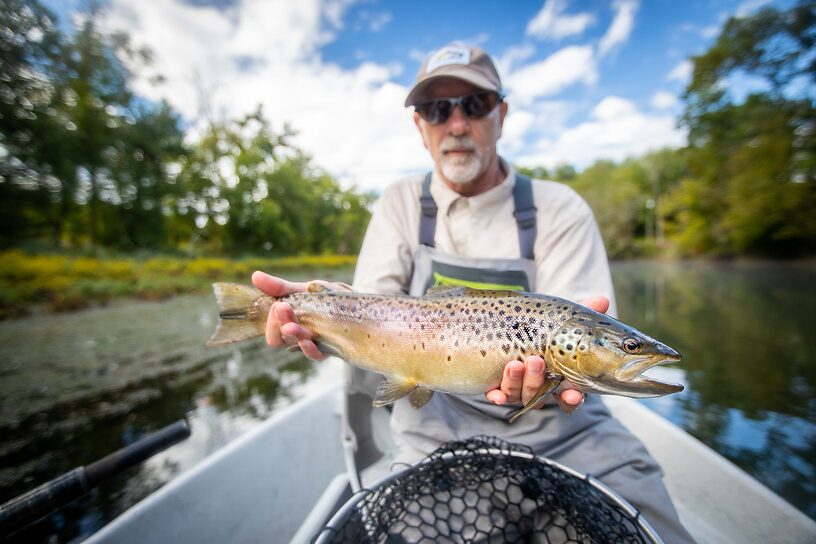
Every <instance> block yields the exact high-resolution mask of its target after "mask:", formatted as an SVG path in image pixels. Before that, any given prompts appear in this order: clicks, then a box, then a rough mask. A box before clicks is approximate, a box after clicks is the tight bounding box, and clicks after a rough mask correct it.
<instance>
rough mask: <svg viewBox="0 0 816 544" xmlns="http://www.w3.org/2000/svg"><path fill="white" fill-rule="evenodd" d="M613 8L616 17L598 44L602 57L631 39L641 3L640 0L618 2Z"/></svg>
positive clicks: (620, 0) (618, 0)
mask: <svg viewBox="0 0 816 544" xmlns="http://www.w3.org/2000/svg"><path fill="white" fill-rule="evenodd" d="M613 7H614V9H615V17H614V19H612V24H611V25H609V28H608V29H607V31H606V34H604V35H603V37H602V38H601V41H600V43H599V44H598V55H599V56H601V57H604V56H606V55H607V54H608V53H609V52H610V51H612V49H614V48H615V47H617V46H618V45H621V44H622V43H625V42H626V40H628V39H629V35H630V34H631V33H632V29H633V28H634V26H635V14H637V11H638V8H639V7H640V2H639V1H638V0H616V1H615V2H614V4H613Z"/></svg>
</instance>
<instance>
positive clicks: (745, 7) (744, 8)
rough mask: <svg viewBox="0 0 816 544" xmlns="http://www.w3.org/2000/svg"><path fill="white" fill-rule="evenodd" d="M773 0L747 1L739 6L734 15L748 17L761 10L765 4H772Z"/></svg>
mask: <svg viewBox="0 0 816 544" xmlns="http://www.w3.org/2000/svg"><path fill="white" fill-rule="evenodd" d="M770 3H771V0H746V1H745V2H743V3H742V4H740V5H739V6H737V9H736V10H735V12H734V15H735V16H737V17H748V16H749V15H752V14H753V13H754V12H755V11H757V10H758V9H759V8H761V7H763V6H764V5H765V4H770Z"/></svg>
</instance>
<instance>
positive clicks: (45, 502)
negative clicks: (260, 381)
mask: <svg viewBox="0 0 816 544" xmlns="http://www.w3.org/2000/svg"><path fill="white" fill-rule="evenodd" d="M188 436H190V426H189V425H188V424H187V421H186V420H184V419H181V420H179V421H176V422H175V423H173V424H171V425H168V426H167V427H164V428H163V429H160V430H158V431H156V432H155V433H152V434H149V435H147V436H145V437H144V438H142V439H141V440H137V441H136V442H134V443H133V444H130V445H129V446H125V447H124V448H122V449H120V450H118V451H115V452H113V453H111V454H110V455H108V456H106V457H103V458H102V459H100V460H99V461H96V462H94V463H91V464H90V465H87V466H84V467H78V468H75V469H74V470H72V471H70V472H67V473H65V474H63V475H62V476H59V477H57V478H55V479H53V480H51V481H49V482H45V483H44V484H42V485H40V486H39V487H36V488H34V489H32V490H31V491H28V492H26V493H23V494H22V495H20V496H19V497H16V498H14V499H11V500H10V501H8V502H7V503H5V504H4V505H2V506H0V538H5V537H6V536H8V535H10V534H12V533H14V532H15V531H18V530H20V529H22V528H23V527H25V526H27V525H29V524H31V523H33V522H35V521H37V520H38V519H40V518H42V517H43V516H46V515H48V514H49V513H51V512H53V511H54V510H56V509H58V508H60V507H62V506H64V505H66V504H68V503H69V502H71V501H73V500H75V499H77V498H79V497H81V496H82V495H84V494H85V493H87V492H88V491H90V490H91V489H93V488H94V487H96V486H98V485H99V484H101V483H102V482H103V481H105V480H107V479H108V478H110V477H112V476H115V475H117V474H119V473H120V472H122V471H124V470H127V469H129V468H130V467H132V466H134V465H137V464H139V463H141V462H142V461H145V460H147V459H149V458H150V457H152V456H153V455H155V454H157V453H159V452H160V451H163V450H165V449H167V448H169V447H170V446H172V445H174V444H176V443H178V442H181V441H182V440H184V439H186V438H187V437H188Z"/></svg>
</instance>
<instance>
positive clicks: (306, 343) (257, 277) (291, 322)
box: [252, 272, 326, 361]
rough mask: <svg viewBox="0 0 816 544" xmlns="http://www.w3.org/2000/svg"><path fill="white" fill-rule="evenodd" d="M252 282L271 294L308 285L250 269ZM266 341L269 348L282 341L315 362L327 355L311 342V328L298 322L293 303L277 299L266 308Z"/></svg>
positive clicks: (296, 289) (304, 288)
mask: <svg viewBox="0 0 816 544" xmlns="http://www.w3.org/2000/svg"><path fill="white" fill-rule="evenodd" d="M252 284H253V285H254V286H255V287H257V288H258V289H260V290H261V291H263V292H264V293H266V294H267V295H270V296H273V297H280V296H283V295H289V294H291V293H298V292H301V291H306V289H307V288H308V285H309V284H308V283H306V282H292V281H286V280H284V279H281V278H276V277H275V276H270V275H269V274H266V273H264V272H253V273H252ZM266 343H267V344H269V345H270V346H272V347H279V346H281V345H283V344H286V345H288V346H298V347H300V350H301V351H302V352H303V354H304V355H305V356H306V357H308V358H309V359H314V360H315V361H321V360H323V359H325V358H326V356H325V355H324V354H323V353H321V352H320V350H319V349H317V346H316V345H315V343H314V342H313V341H312V333H311V331H310V330H309V329H307V328H306V327H303V326H302V325H301V324H300V323H298V320H297V317H295V312H294V310H292V306H291V305H289V304H288V303H286V302H276V303H275V304H273V305H272V309H271V310H270V311H269V318H268V319H267V321H266Z"/></svg>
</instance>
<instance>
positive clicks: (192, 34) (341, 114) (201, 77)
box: [46, 0, 790, 191]
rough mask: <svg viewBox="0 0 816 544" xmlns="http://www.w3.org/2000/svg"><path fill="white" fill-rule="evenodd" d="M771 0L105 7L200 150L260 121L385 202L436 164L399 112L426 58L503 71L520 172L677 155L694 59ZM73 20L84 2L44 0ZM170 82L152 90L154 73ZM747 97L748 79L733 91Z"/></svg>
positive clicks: (160, 1) (303, 0) (346, 0)
mask: <svg viewBox="0 0 816 544" xmlns="http://www.w3.org/2000/svg"><path fill="white" fill-rule="evenodd" d="M789 4H790V2H787V1H782V0H780V1H777V2H772V1H769V0H688V1H684V2H677V1H675V0H611V1H601V0H580V1H579V0H546V1H543V2H542V1H541V0H538V1H521V0H519V1H513V2H487V1H477V0H472V1H467V2H464V1H456V2H442V1H438V0H437V1H425V0H412V1H410V2H406V1H401V2H398V1H393V2H389V1H385V0H379V1H377V0H297V1H295V0H150V1H140V0H108V2H107V9H106V10H105V11H104V13H103V15H102V18H101V20H100V26H101V27H102V28H103V30H106V31H125V32H127V33H128V34H129V35H130V36H131V39H132V41H133V43H134V44H135V45H138V46H146V47H148V48H150V49H151V50H152V51H153V54H154V62H153V65H152V66H150V67H147V68H145V67H138V68H135V69H134V70H135V72H136V75H137V80H136V84H135V85H136V88H135V90H136V91H137V93H139V94H140V95H142V96H144V97H146V98H148V99H153V100H159V99H165V100H167V101H168V102H169V103H170V104H171V105H172V106H173V107H174V108H175V109H176V110H177V111H178V112H180V113H181V114H182V116H183V117H184V119H185V122H186V124H187V126H188V127H189V128H188V132H189V136H190V138H194V137H195V135H196V133H197V131H200V130H201V127H203V126H204V123H205V122H206V119H208V118H209V119H222V120H223V119H232V118H237V117H239V116H241V115H243V114H246V113H250V112H252V111H254V110H255V109H256V108H257V107H258V105H262V107H263V112H264V114H265V115H266V117H267V118H268V119H269V120H270V121H271V122H272V126H273V128H275V129H278V130H280V129H282V127H283V125H284V123H286V124H288V125H289V126H290V127H291V128H293V129H294V130H295V131H296V132H297V135H296V137H295V138H294V140H293V141H294V143H295V144H296V145H297V146H298V147H300V148H301V149H302V150H304V151H305V152H306V153H307V154H309V155H310V156H311V157H312V158H313V161H314V164H315V165H316V166H318V167H319V168H321V169H323V170H325V171H326V172H328V173H329V174H331V175H332V176H334V177H335V178H337V179H339V180H340V181H341V182H342V183H343V185H344V186H346V187H352V186H354V187H357V188H359V189H363V190H375V191H380V190H382V189H383V188H384V187H385V186H386V185H388V184H389V183H391V182H393V181H395V180H397V179H399V178H402V177H405V176H407V175H411V174H414V173H417V172H422V171H427V170H429V169H430V168H431V167H432V162H431V159H430V157H429V155H428V153H427V151H426V150H425V149H424V148H423V146H422V143H421V140H420V138H419V135H418V134H417V132H416V127H415V126H414V124H413V120H412V115H411V110H410V109H406V108H405V107H404V106H403V104H404V101H405V96H406V95H407V93H408V91H409V89H410V87H411V85H412V83H413V81H414V77H415V75H416V72H417V70H418V68H419V65H420V63H421V61H422V59H423V58H424V57H425V56H426V55H427V54H429V53H430V52H432V51H434V50H435V49H437V48H439V47H442V46H444V45H446V44H449V43H452V42H463V43H469V44H474V45H478V46H479V47H482V48H483V49H485V50H486V51H488V53H490V54H491V55H492V57H493V58H494V60H495V62H496V64H497V66H498V69H499V73H500V75H501V78H502V82H503V86H504V88H505V91H506V93H507V96H508V98H507V100H508V103H509V108H510V110H509V114H508V116H507V119H506V121H505V125H504V130H503V135H502V139H501V140H500V142H499V152H500V153H501V155H502V156H503V157H504V158H506V159H507V160H508V161H510V162H511V163H513V164H516V165H522V166H529V167H534V166H546V167H548V168H552V167H553V166H556V165H559V164H565V163H567V164H571V165H573V166H575V167H577V168H578V169H579V170H580V169H582V168H584V167H587V166H589V165H591V164H592V163H593V162H595V161H596V160H598V159H611V160H614V161H620V160H623V159H625V158H627V157H635V156H639V155H642V154H644V153H646V152H648V151H649V150H653V149H657V148H661V147H666V146H680V145H683V144H684V143H685V139H686V133H685V131H684V129H683V128H682V127H680V126H679V125H678V122H677V119H678V117H679V114H681V113H682V108H683V104H682V100H681V97H682V93H683V90H684V88H685V85H686V84H687V83H688V81H689V77H690V73H691V63H690V61H689V58H690V57H691V56H692V55H696V54H700V53H703V52H704V51H706V49H707V48H708V47H710V46H711V45H712V44H713V43H714V41H715V40H716V37H717V35H718V34H719V31H720V29H721V28H722V25H723V24H724V23H725V21H726V20H727V19H728V18H729V17H732V16H744V15H748V14H751V13H753V12H755V11H756V10H757V9H759V8H761V7H762V6H764V5H775V6H777V7H780V8H785V7H788V6H789ZM46 5H48V6H49V7H50V8H51V9H52V10H54V11H56V12H57V15H58V16H60V18H61V19H62V20H70V17H71V12H72V10H73V9H74V8H75V7H76V6H77V5H81V0H63V1H60V0H48V1H46ZM156 74H161V75H162V76H163V78H164V79H163V81H162V82H161V83H157V82H156V81H155V78H153V77H152V76H154V75H156ZM734 85H735V86H739V85H740V82H735V83H734Z"/></svg>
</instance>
